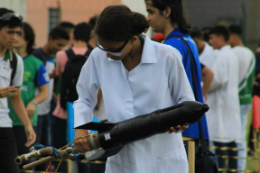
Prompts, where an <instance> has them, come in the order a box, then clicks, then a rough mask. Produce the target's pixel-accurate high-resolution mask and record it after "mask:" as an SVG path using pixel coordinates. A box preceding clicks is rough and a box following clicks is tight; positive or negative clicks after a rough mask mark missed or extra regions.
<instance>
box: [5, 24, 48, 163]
mask: <svg viewBox="0 0 260 173" xmlns="http://www.w3.org/2000/svg"><path fill="white" fill-rule="evenodd" d="M34 41H35V35H34V31H33V29H32V27H31V26H30V25H29V24H28V23H25V22H23V23H22V29H21V32H20V34H19V36H18V37H17V39H16V41H15V44H14V51H15V52H16V53H17V54H19V55H20V56H21V57H22V58H23V64H24V75H23V84H22V87H21V99H22V101H23V103H24V105H25V107H26V111H27V113H28V116H29V118H30V119H31V123H32V125H33V126H34V127H36V126H37V104H39V103H41V102H42V101H44V100H45V99H46V98H47V97H48V87H47V83H48V82H49V75H48V73H47V72H46V69H45V67H44V65H43V63H42V62H41V61H40V60H39V59H37V58H36V57H34V56H33V55H32V52H33V45H34ZM36 87H38V88H39V90H40V92H39V94H37V95H36V94H35V88H36ZM9 102H10V99H9ZM9 109H10V112H9V115H10V117H11V119H12V121H13V131H14V134H15V137H16V140H17V149H18V154H19V155H21V154H24V153H28V152H29V147H26V146H24V141H26V135H25V133H24V132H23V131H22V130H21V128H23V126H22V123H21V121H20V119H19V118H18V116H17V114H16V113H15V111H14V109H13V107H12V105H11V104H9ZM35 129H36V128H35ZM36 134H37V131H36ZM21 167H22V165H21Z"/></svg>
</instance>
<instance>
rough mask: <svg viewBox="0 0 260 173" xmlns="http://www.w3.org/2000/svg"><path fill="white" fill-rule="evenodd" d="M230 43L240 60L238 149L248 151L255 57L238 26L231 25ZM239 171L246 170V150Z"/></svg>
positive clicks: (241, 151) (243, 151) (241, 157)
mask: <svg viewBox="0 0 260 173" xmlns="http://www.w3.org/2000/svg"><path fill="white" fill-rule="evenodd" d="M228 29H229V32H230V38H229V43H230V45H231V46H232V47H233V48H232V50H233V52H234V53H235V54H236V56H237V57H238V60H239V100H240V113H241V114H240V116H241V117H240V118H241V135H242V139H241V140H240V141H238V142H237V147H238V148H241V149H246V148H247V147H246V141H247V140H246V139H245V138H246V125H247V118H248V113H249V111H250V109H251V107H252V93H253V82H254V77H255V55H254V54H253V52H252V51H251V50H250V49H248V48H247V47H245V46H244V44H243V42H242V39H241V37H242V28H241V27H240V26H238V25H230V26H229V27H228ZM238 156H239V157H240V159H238V168H237V169H238V170H245V168H246V157H247V151H246V150H239V151H238Z"/></svg>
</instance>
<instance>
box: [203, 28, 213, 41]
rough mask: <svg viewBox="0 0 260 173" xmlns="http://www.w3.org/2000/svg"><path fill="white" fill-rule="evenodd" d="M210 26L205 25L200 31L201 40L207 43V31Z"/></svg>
mask: <svg viewBox="0 0 260 173" xmlns="http://www.w3.org/2000/svg"><path fill="white" fill-rule="evenodd" d="M211 28H212V27H211V26H206V27H203V28H202V29H201V32H202V35H203V40H204V41H205V42H207V43H208V42H209V32H210V30H211Z"/></svg>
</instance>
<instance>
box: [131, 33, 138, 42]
mask: <svg viewBox="0 0 260 173" xmlns="http://www.w3.org/2000/svg"><path fill="white" fill-rule="evenodd" d="M136 40H137V36H136V35H135V36H133V38H131V44H133V43H134V42H136Z"/></svg>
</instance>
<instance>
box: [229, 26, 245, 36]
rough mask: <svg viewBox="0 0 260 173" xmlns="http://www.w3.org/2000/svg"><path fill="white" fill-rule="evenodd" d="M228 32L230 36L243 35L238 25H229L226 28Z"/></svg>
mask: <svg viewBox="0 0 260 173" xmlns="http://www.w3.org/2000/svg"><path fill="white" fill-rule="evenodd" d="M228 30H229V32H230V33H231V34H236V35H238V36H242V34H243V30H242V27H241V26H239V25H235V24H233V25H230V26H229V27H228Z"/></svg>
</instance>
